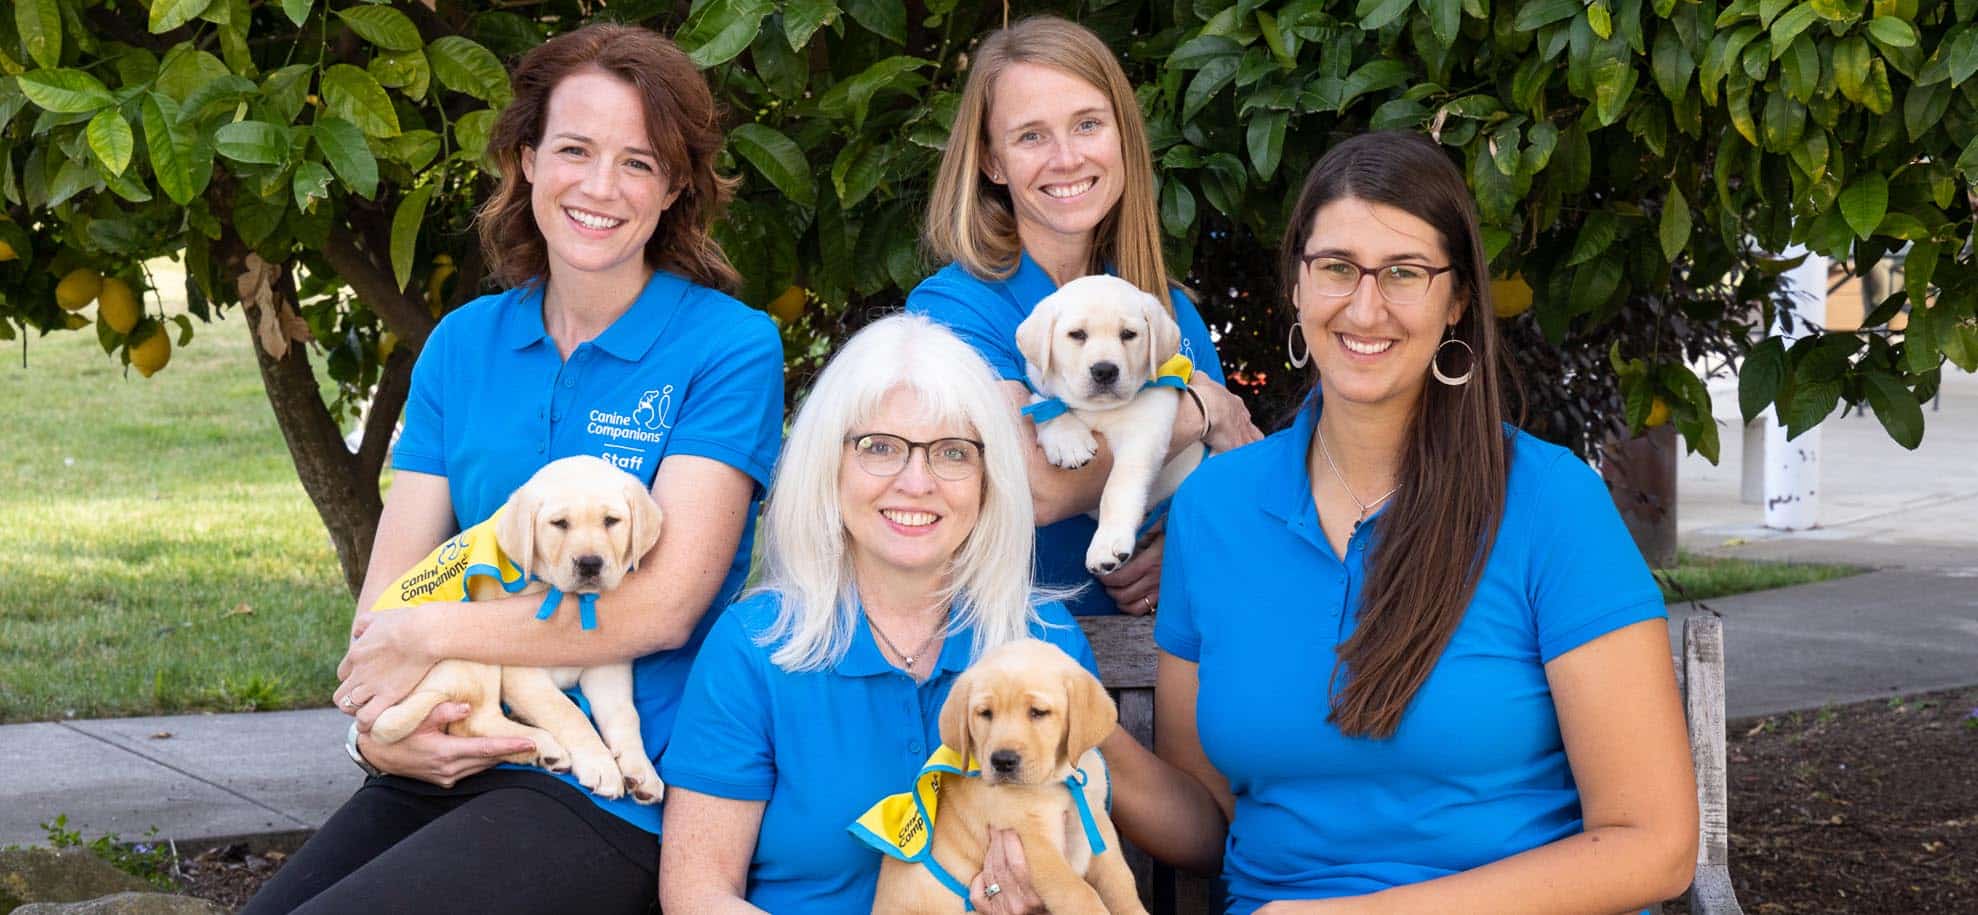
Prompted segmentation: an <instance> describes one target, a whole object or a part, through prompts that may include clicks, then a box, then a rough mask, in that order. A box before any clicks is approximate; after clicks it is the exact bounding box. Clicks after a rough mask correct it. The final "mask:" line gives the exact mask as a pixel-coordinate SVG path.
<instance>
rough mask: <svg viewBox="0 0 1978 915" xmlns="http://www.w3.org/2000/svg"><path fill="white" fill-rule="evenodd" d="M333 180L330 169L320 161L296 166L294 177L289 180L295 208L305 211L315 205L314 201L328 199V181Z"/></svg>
mask: <svg viewBox="0 0 1978 915" xmlns="http://www.w3.org/2000/svg"><path fill="white" fill-rule="evenodd" d="M334 180H336V179H334V178H332V177H331V176H330V170H329V169H327V168H324V167H323V163H321V162H304V163H302V164H301V165H298V166H296V167H295V177H294V178H293V179H291V180H290V182H289V187H290V189H291V190H292V191H293V192H294V194H295V208H296V209H297V210H298V211H300V212H304V213H306V212H308V211H309V209H310V208H311V207H313V206H315V205H316V201H318V200H328V199H330V182H331V181H334Z"/></svg>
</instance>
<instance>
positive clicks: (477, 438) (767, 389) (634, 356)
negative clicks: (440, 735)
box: [392, 271, 783, 834]
mask: <svg viewBox="0 0 1978 915" xmlns="http://www.w3.org/2000/svg"><path fill="white" fill-rule="evenodd" d="M542 304H543V303H542V289H541V287H540V286H539V285H530V286H526V287H522V288H517V289H510V290H508V291H506V292H501V293H496V294H494V295H486V296H482V297H480V298H478V299H475V300H474V301H472V302H469V303H467V304H466V305H463V306H461V307H460V308H458V309H456V310H455V311H453V312H452V313H450V314H448V315H447V316H446V318H445V319H444V320H442V321H440V323H439V326H438V327H436V328H434V330H433V333H432V336H430V337H428V338H427V340H426V346H425V348H424V349H423V350H421V351H420V353H419V361H418V363H417V364H415V365H414V366H413V369H412V391H411V394H410V396H409V397H408V398H407V400H406V405H405V429H404V432H402V433H401V434H400V435H399V439H398V443H397V445H396V446H394V448H393V450H392V467H394V468H396V469H399V470H410V471H415V472H418V473H428V474H433V475H435V476H441V477H445V478H446V480H447V486H448V491H449V492H450V494H451V495H452V498H453V515H454V522H455V524H456V525H457V526H458V527H459V528H463V529H464V528H466V527H468V526H471V525H473V524H475V523H477V522H479V521H481V520H483V519H485V518H487V517H488V516H490V515H492V514H494V511H495V509H497V508H500V507H501V505H502V503H503V502H504V501H506V500H507V499H508V495H509V493H511V492H513V491H514V490H515V488H516V487H518V486H520V485H522V484H523V483H524V482H526V481H527V480H528V479H529V477H530V475H531V474H534V473H535V472H536V470H537V469H539V468H541V467H542V466H543V465H544V464H547V463H549V462H550V461H552V460H555V459H557V458H563V457H569V456H571V455H578V454H590V455H597V456H599V457H603V458H604V459H606V460H608V461H611V462H612V463H614V464H616V465H618V466H619V467H622V468H624V469H625V470H626V471H628V472H630V473H631V474H632V475H634V476H636V477H638V478H639V479H641V480H643V481H645V483H646V485H647V486H651V485H652V480H653V474H654V473H655V472H656V471H657V470H658V469H659V465H660V463H661V462H662V461H664V460H665V459H666V458H668V457H670V456H672V455H677V454H691V455H697V456H700V457H705V458H712V459H714V460H717V461H720V462H722V463H724V464H727V465H728V466H730V467H734V468H735V469H737V470H740V471H742V472H743V473H746V474H748V475H749V476H750V477H751V478H753V479H754V480H755V481H756V484H757V486H756V495H755V496H753V497H751V500H750V503H749V509H748V517H749V519H750V521H749V524H748V527H746V528H745V529H744V530H743V532H742V540H741V544H740V546H738V547H737V548H736V550H735V556H734V559H733V560H732V561H731V562H730V564H729V568H728V576H727V578H726V579H725V580H723V581H722V583H721V590H720V592H719V593H718V594H717V595H716V597H715V599H714V603H713V604H712V606H714V607H723V606H726V605H727V603H728V601H730V600H732V599H733V598H734V596H735V594H736V592H738V591H739V590H740V589H741V586H742V580H743V579H744V578H745V577H747V575H748V570H749V548H750V546H751V545H752V544H753V543H754V524H755V522H754V518H755V515H756V502H757V501H758V500H759V499H760V496H761V493H762V491H763V490H764V488H766V487H767V486H768V483H769V474H770V470H771V467H772V466H773V465H774V464H775V461H776V452H777V449H778V447H779V446H780V445H781V436H782V427H783V344H782V341H781V339H780V337H779V336H778V334H777V332H776V326H775V324H774V323H772V322H771V321H770V320H769V317H768V316H767V315H764V314H763V313H762V312H759V311H756V310H755V309H752V308H749V307H748V306H746V305H743V304H742V303H740V302H737V301H735V300H734V299H732V298H729V297H728V296H726V295H723V294H721V293H720V292H717V291H715V290H712V289H708V288H706V287H704V286H699V285H696V284H694V283H692V282H690V281H689V280H687V279H685V278H683V277H680V276H677V275H674V274H671V273H666V272H664V271H661V272H655V273H654V274H653V276H652V279H651V280H650V281H649V282H647V283H646V288H645V289H644V290H643V291H642V292H641V293H640V294H639V298H638V300H637V301H635V302H633V304H632V307H631V309H630V310H628V311H626V312H625V314H623V315H621V316H619V318H618V320H617V321H614V322H612V324H611V326H610V327H608V328H606V329H605V331H604V332H603V333H601V334H599V335H598V336H597V338H596V339H593V340H590V341H587V342H584V343H581V344H578V346H577V348H576V349H575V350H573V351H572V352H571V353H570V358H569V360H568V361H565V360H564V359H563V358H562V357H561V356H560V355H559V354H558V353H557V351H556V342H555V341H554V340H552V339H551V338H550V336H549V334H548V332H547V331H546V330H545V329H544V328H543V308H542ZM716 615H717V614H715V613H705V614H703V615H702V618H701V621H700V624H699V626H697V627H696V628H695V630H694V633H693V636H692V637H691V638H689V639H688V640H687V643H686V644H685V645H682V646H681V647H679V648H677V649H674V650H671V651H661V652H655V653H653V654H650V655H647V656H645V657H643V658H639V659H638V660H637V661H636V662H635V663H634V665H633V680H634V684H635V686H634V694H635V695H634V699H635V702H636V704H637V706H638V709H639V724H640V731H641V732H642V733H643V735H644V737H645V743H646V749H647V751H648V752H651V753H653V754H654V755H655V757H657V755H658V754H659V752H660V751H661V750H662V749H664V748H665V746H666V741H667V737H668V736H669V735H670V734H671V733H672V731H673V713H674V710H675V707H676V706H677V705H678V702H679V697H680V691H681V689H682V688H683V687H684V686H685V684H686V680H687V672H688V669H689V668H690V667H691V665H692V663H693V659H694V653H695V651H696V650H698V649H699V647H700V643H701V640H702V639H703V638H704V637H705V636H706V634H707V630H708V629H709V627H711V626H712V625H713V623H714V618H715V616H716ZM599 625H600V626H604V627H609V626H610V625H611V619H610V617H609V615H606V616H605V617H604V618H603V619H602V620H600V622H599ZM557 777H559V778H562V779H564V780H565V781H568V782H570V783H571V784H573V785H574V784H576V781H575V780H574V779H572V778H570V776H568V775H567V774H566V775H558V776H557ZM592 800H594V801H596V802H597V803H598V805H599V806H601V807H603V808H605V809H606V810H608V811H610V812H612V813H614V814H617V815H618V816H620V817H622V818H623V819H625V820H628V821H630V822H631V823H633V824H634V825H636V826H639V827H641V828H643V829H645V830H647V831H649V832H652V833H654V834H657V833H658V832H659V822H660V817H659V808H658V807H657V806H642V805H639V804H635V803H633V802H631V801H630V800H629V799H620V800H616V801H609V800H605V799H602V798H598V797H595V796H592Z"/></svg>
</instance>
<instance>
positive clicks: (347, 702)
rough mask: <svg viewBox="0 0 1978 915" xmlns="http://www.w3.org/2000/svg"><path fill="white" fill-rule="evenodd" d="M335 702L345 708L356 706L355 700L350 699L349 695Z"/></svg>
mask: <svg viewBox="0 0 1978 915" xmlns="http://www.w3.org/2000/svg"><path fill="white" fill-rule="evenodd" d="M337 704H338V705H341V706H343V707H344V708H346V709H354V708H356V707H357V700H356V699H352V698H351V697H349V696H345V697H343V698H342V699H339V700H337Z"/></svg>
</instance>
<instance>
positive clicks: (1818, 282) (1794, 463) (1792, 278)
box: [1765, 245, 1873, 531]
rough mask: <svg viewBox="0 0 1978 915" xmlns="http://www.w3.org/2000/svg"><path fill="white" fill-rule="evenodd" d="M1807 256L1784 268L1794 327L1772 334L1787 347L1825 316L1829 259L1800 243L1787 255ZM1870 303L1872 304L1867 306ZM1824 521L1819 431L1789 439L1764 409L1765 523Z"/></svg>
mask: <svg viewBox="0 0 1978 915" xmlns="http://www.w3.org/2000/svg"><path fill="white" fill-rule="evenodd" d="M1802 254H1804V255H1806V261H1805V262H1804V263H1802V264H1800V265H1799V266H1798V267H1794V268H1793V269H1791V270H1789V271H1787V272H1786V276H1785V280H1786V286H1787V288H1788V290H1789V296H1788V297H1789V299H1790V301H1791V305H1790V310H1791V312H1792V321H1791V328H1790V329H1788V328H1787V327H1786V326H1785V325H1786V323H1787V322H1786V321H1784V320H1783V317H1784V316H1783V315H1781V318H1782V320H1780V321H1779V322H1778V324H1777V325H1775V326H1774V327H1773V329H1772V330H1773V333H1775V334H1779V335H1781V336H1783V337H1785V338H1786V345H1787V346H1791V345H1792V343H1793V341H1794V340H1797V339H1799V338H1801V337H1804V336H1806V335H1808V334H1809V333H1812V331H1813V329H1814V328H1816V327H1819V326H1822V325H1824V324H1825V323H1826V320H1827V258H1825V257H1823V256H1821V255H1818V254H1814V253H1811V252H1809V251H1807V250H1806V248H1805V247H1804V246H1802V245H1794V246H1793V247H1791V248H1788V249H1787V250H1786V254H1785V256H1787V257H1798V256H1799V255H1802ZM1868 307H1871V308H1872V307H1873V305H1869V306H1868ZM1819 522H1820V429H1819V428H1818V427H1815V428H1812V429H1808V430H1806V431H1805V432H1802V433H1800V436H1799V438H1796V439H1793V440H1792V441H1790V442H1789V441H1786V426H1785V424H1784V423H1782V422H1780V421H1779V416H1778V413H1777V411H1776V409H1769V410H1766V411H1765V526H1766V527H1769V528H1773V529H1776V530H1784V531H1803V530H1806V529H1808V528H1811V527H1814V526H1815V525H1817V524H1819Z"/></svg>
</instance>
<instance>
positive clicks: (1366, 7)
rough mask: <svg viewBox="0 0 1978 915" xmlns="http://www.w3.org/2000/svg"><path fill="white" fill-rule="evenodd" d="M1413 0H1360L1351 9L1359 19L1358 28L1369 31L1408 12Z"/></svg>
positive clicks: (1384, 25) (1413, 3)
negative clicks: (1356, 5) (1354, 7)
mask: <svg viewBox="0 0 1978 915" xmlns="http://www.w3.org/2000/svg"><path fill="white" fill-rule="evenodd" d="M1414 5H1415V0H1360V4H1359V6H1358V7H1357V8H1356V9H1355V10H1354V11H1353V15H1354V17H1355V18H1357V19H1359V20H1360V28H1361V29H1364V30H1366V31H1369V32H1374V31H1379V30H1380V29H1382V28H1385V27H1386V26H1388V25H1389V24H1391V23H1393V22H1394V21H1395V20H1397V19H1400V18H1401V17H1402V15H1403V14H1405V13H1407V12H1408V8H1409V7H1411V6H1414Z"/></svg>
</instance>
